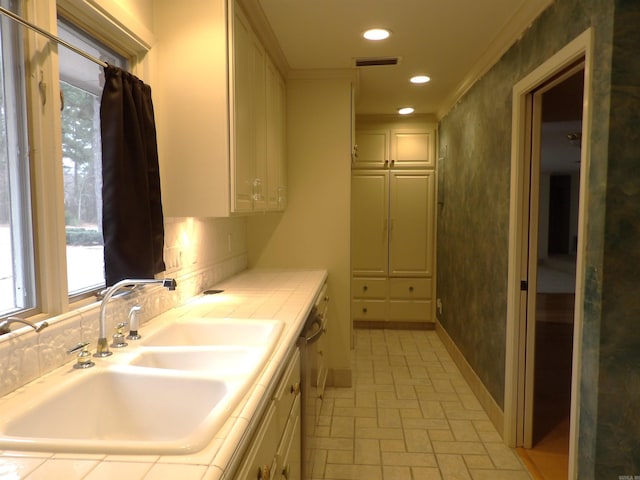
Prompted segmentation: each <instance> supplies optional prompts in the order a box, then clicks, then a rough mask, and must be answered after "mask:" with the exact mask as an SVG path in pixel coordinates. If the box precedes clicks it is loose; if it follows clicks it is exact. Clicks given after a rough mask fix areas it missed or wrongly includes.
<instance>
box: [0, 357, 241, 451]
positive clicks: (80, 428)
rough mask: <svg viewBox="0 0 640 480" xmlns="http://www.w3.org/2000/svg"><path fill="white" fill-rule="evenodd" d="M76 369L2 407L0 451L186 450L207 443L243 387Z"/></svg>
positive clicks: (208, 380) (116, 369) (112, 370)
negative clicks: (35, 393)
mask: <svg viewBox="0 0 640 480" xmlns="http://www.w3.org/2000/svg"><path fill="white" fill-rule="evenodd" d="M74 373H77V374H78V375H74V376H73V378H67V379H65V380H64V382H62V383H58V384H57V385H56V386H53V387H51V389H50V390H48V391H46V392H44V393H43V394H42V395H41V396H40V397H36V398H33V397H31V398H26V399H25V398H23V399H21V400H20V399H19V398H18V399H17V400H18V402H17V405H15V407H16V408H15V409H12V410H9V411H7V410H5V415H4V418H3V420H2V421H0V449H18V450H38V451H49V452H59V451H73V452H100V453H138V454H140V453H149V454H151V453H153V454H162V453H165V454H167V453H174V454H179V453H189V452H192V451H196V450H198V449H200V448H202V447H203V446H204V445H206V443H207V442H208V441H209V440H210V438H211V432H215V431H216V430H217V429H218V428H219V427H220V426H221V425H222V423H223V422H224V421H225V420H226V419H227V417H228V414H229V413H230V411H231V409H232V408H233V406H234V404H235V402H234V400H236V398H237V397H238V395H239V394H241V393H243V392H242V389H241V388H240V387H241V385H240V384H239V383H238V382H233V381H225V380H222V379H212V378H204V377H203V378H197V377H184V376H181V375H177V374H173V375H170V374H167V372H166V371H162V373H161V374H160V373H158V372H155V371H146V372H140V371H127V370H126V369H124V368H119V367H112V368H109V369H105V370H101V371H96V372H91V374H89V375H83V373H89V372H74ZM18 397H19V396H18ZM6 407H9V406H8V405H5V408H6ZM7 413H11V415H7Z"/></svg>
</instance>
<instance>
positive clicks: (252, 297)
mask: <svg viewBox="0 0 640 480" xmlns="http://www.w3.org/2000/svg"><path fill="white" fill-rule="evenodd" d="M326 277H327V273H326V271H324V270H249V271H246V272H242V273H240V274H238V275H236V276H234V277H232V278H229V279H227V280H225V281H223V282H221V283H219V284H218V285H215V286H213V287H212V288H213V289H220V290H223V292H222V293H217V294H213V295H199V296H197V297H194V298H192V299H191V300H189V301H188V302H186V303H185V304H184V305H182V306H179V307H176V308H174V309H172V310H170V311H168V312H166V313H164V314H162V315H160V316H158V317H156V318H155V319H153V320H151V323H150V324H149V325H152V324H153V323H156V322H170V321H172V320H174V319H177V318H179V317H183V316H192V315H193V316H200V317H217V318H220V317H224V318H251V319H278V320H282V321H283V322H285V327H284V330H283V332H282V334H281V337H280V339H279V341H278V344H277V346H276V347H275V350H274V352H273V354H272V355H271V358H270V359H269V361H268V363H267V364H266V366H265V368H264V369H263V370H262V372H261V373H260V374H259V376H258V379H257V380H256V382H255V384H254V385H253V386H252V387H251V388H250V390H249V392H248V393H247V394H246V395H245V396H244V398H243V399H242V400H241V401H240V402H239V403H238V405H237V407H236V409H235V410H234V411H233V413H232V414H231V416H230V417H229V419H228V420H227V421H226V423H225V424H224V425H223V427H222V428H221V429H220V430H219V431H218V432H217V433H216V434H215V435H214V437H213V438H212V440H211V442H210V443H209V444H208V445H207V446H206V447H205V448H203V449H202V450H200V451H199V452H196V453H193V454H190V455H165V456H155V455H100V454H74V453H47V452H23V451H20V452H18V451H4V452H1V454H0V479H3V480H4V479H23V478H27V479H29V480H36V479H47V480H56V479H65V480H73V479H86V480H102V479H104V480H111V479H114V478H120V479H123V480H125V479H126V480H143V479H144V480H173V479H176V478H180V480H218V479H225V480H226V479H228V478H229V476H228V475H227V474H226V473H225V468H226V467H227V464H228V463H229V461H230V459H231V457H232V455H233V453H234V451H235V450H236V449H237V448H238V445H239V444H240V443H241V439H242V438H243V435H244V434H245V432H246V430H247V427H248V426H249V421H250V419H251V418H252V417H253V416H254V414H256V408H257V407H258V405H259V404H260V400H261V399H262V398H263V396H264V395H265V393H266V391H267V387H268V386H269V385H270V384H271V383H272V382H273V381H275V380H277V379H275V378H274V377H275V376H276V374H277V373H278V372H279V370H280V368H281V365H282V363H283V361H284V359H285V356H286V354H287V352H288V351H289V349H290V347H291V346H292V345H293V344H295V341H296V339H297V337H298V336H299V333H300V330H301V329H302V326H303V324H304V320H305V319H306V317H307V315H308V313H309V311H310V309H311V306H312V303H313V300H314V298H315V296H316V295H317V293H318V292H319V291H320V288H321V286H322V284H323V282H324V281H325V279H326ZM178 288H179V286H178ZM145 326H146V325H145ZM145 326H143V327H142V328H141V334H142V335H144V329H145ZM117 354H118V353H117V352H116V353H115V354H114V356H115V355H117ZM99 360H100V359H97V360H96V361H99ZM74 361H75V359H73V360H71V361H70V362H69V364H68V365H65V366H64V367H61V368H64V369H70V368H71V365H72V364H73V362H74ZM77 373H79V374H82V372H80V371H78V372H77ZM23 388H24V389H26V388H29V385H27V386H25V387H23ZM7 413H8V412H3V415H6V414H7Z"/></svg>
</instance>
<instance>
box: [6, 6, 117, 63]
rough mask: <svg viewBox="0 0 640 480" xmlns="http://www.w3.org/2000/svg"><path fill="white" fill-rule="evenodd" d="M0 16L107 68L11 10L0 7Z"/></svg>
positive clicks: (99, 61) (97, 60) (100, 61)
mask: <svg viewBox="0 0 640 480" xmlns="http://www.w3.org/2000/svg"><path fill="white" fill-rule="evenodd" d="M0 14H2V15H5V16H7V17H9V18H11V19H12V20H14V21H16V22H18V23H19V24H20V25H23V26H25V27H27V28H30V29H31V30H34V31H36V32H38V33H39V34H40V35H44V36H45V37H47V38H48V39H49V40H53V41H54V42H56V43H59V44H60V45H62V46H63V47H67V48H68V49H69V50H71V51H73V52H76V53H77V54H78V55H81V56H83V57H84V58H86V59H88V60H91V61H92V62H94V63H97V64H98V65H100V66H102V67H105V68H106V67H107V64H106V63H105V62H103V61H102V60H99V59H97V58H96V57H94V56H92V55H89V54H88V53H87V52H85V51H84V50H80V49H79V48H78V47H76V46H74V45H71V44H70V43H69V42H67V41H65V40H63V39H61V38H60V37H56V36H55V35H53V34H52V33H49V32H47V31H46V30H43V29H42V28H40V27H38V26H37V25H34V24H33V23H30V22H27V21H26V20H25V19H24V18H22V17H20V16H18V15H16V14H15V13H13V12H12V11H11V10H7V9H6V8H4V7H0Z"/></svg>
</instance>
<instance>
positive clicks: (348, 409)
mask: <svg viewBox="0 0 640 480" xmlns="http://www.w3.org/2000/svg"><path fill="white" fill-rule="evenodd" d="M353 373H354V381H353V387H351V388H328V389H327V391H326V395H325V400H324V402H323V406H322V411H321V416H320V427H319V428H318V432H317V433H318V438H317V441H318V442H317V445H318V448H319V451H318V453H319V455H318V456H317V458H316V462H315V465H314V466H313V472H312V478H313V479H314V480H325V479H326V480H365V479H366V480H378V479H384V480H405V479H406V480H432V479H433V480H502V479H505V480H506V479H508V480H530V479H531V476H530V475H529V473H528V472H527V470H526V468H525V467H524V465H523V463H522V462H521V460H520V458H519V457H518V455H517V454H516V453H515V451H514V450H512V449H510V448H508V447H506V446H505V445H504V444H503V442H502V439H501V438H500V436H499V435H498V433H497V432H496V430H495V428H494V427H493V424H492V423H491V422H490V420H489V418H488V417H487V415H486V413H485V412H484V410H483V409H482V407H481V406H480V404H479V403H478V401H477V399H476V397H475V396H474V394H473V393H472V392H471V390H470V388H469V386H468V384H467V383H466V381H465V380H464V379H463V378H462V375H461V374H460V372H459V370H458V368H457V367H456V365H455V364H454V363H453V360H452V359H451V357H450V356H449V354H448V352H447V351H446V349H445V347H444V346H443V344H442V342H441V341H440V339H439V338H438V335H437V334H436V332H434V331H407V330H364V329H362V330H361V329H358V330H355V350H354V352H353Z"/></svg>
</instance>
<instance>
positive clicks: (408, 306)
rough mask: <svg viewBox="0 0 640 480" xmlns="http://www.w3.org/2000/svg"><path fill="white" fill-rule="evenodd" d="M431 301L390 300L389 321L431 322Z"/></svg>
mask: <svg viewBox="0 0 640 480" xmlns="http://www.w3.org/2000/svg"><path fill="white" fill-rule="evenodd" d="M431 307H432V303H431V300H414V301H411V300H407V301H404V300H391V301H390V302H389V320H391V321H396V322H400V321H413V322H415V321H421V322H423V321H424V322H430V321H432V320H433V319H432V308H431Z"/></svg>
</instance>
